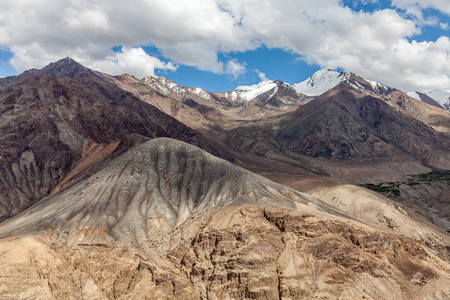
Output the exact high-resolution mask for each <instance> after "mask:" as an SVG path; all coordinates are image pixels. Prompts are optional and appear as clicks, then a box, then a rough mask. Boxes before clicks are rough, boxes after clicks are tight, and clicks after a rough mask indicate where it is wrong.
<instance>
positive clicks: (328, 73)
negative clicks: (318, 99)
mask: <svg viewBox="0 0 450 300" xmlns="http://www.w3.org/2000/svg"><path fill="white" fill-rule="evenodd" d="M350 75H351V74H350V73H342V72H337V71H332V70H327V69H323V70H319V71H317V72H316V73H314V74H313V75H312V76H311V77H309V78H308V79H306V80H305V81H303V82H300V83H297V84H294V88H295V90H296V91H297V93H302V94H305V95H307V96H319V95H322V94H323V93H325V92H326V91H328V90H330V89H332V88H334V87H335V86H337V85H338V84H340V83H341V82H346V81H348V80H349V78H350Z"/></svg>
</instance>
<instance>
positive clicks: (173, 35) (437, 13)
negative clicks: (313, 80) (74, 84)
mask: <svg viewBox="0 0 450 300" xmlns="http://www.w3.org/2000/svg"><path fill="white" fill-rule="evenodd" d="M1 1H3V2H5V3H4V5H2V6H3V8H4V11H3V12H2V19H3V20H4V22H1V21H0V76H1V77H4V76H9V75H16V74H18V73H20V72H22V71H24V70H26V69H29V68H33V67H35V68H41V67H43V66H45V65H47V64H48V63H50V62H52V61H56V60H58V59H61V58H64V57H66V56H70V57H72V58H74V59H75V60H77V61H79V62H80V63H82V64H83V65H86V66H88V67H91V68H94V69H97V70H100V71H104V72H106V73H110V74H122V73H129V74H132V75H135V76H137V77H144V76H150V75H154V76H167V77H168V78H169V79H171V80H173V81H175V82H178V83H179V84H181V85H184V86H190V87H197V86H199V87H202V88H204V89H206V90H209V91H228V90H232V89H234V88H236V87H237V86H239V85H249V84H254V83H257V82H259V81H261V79H262V78H268V79H271V80H276V79H280V80H283V81H285V82H288V83H298V82H301V81H303V80H305V79H307V77H309V76H310V75H312V74H313V73H314V72H315V71H317V70H319V69H321V68H331V69H339V70H344V71H348V72H354V73H356V74H359V75H361V76H363V77H365V78H367V79H371V80H377V81H380V82H383V83H385V84H387V85H389V86H392V87H396V88H399V89H402V90H405V91H410V90H418V91H428V90H432V89H442V90H450V55H449V51H450V40H449V36H450V30H449V26H450V5H448V4H447V3H444V2H446V1H442V0H393V1H381V0H364V1H353V0H344V1H340V0H320V1H306V0H268V1H264V2H261V1H254V0H240V1H237V0H203V1H196V0H166V1H155V0H136V1H135V3H134V5H133V6H130V5H128V6H127V5H124V4H123V3H122V1H119V0H111V1H108V2H107V3H103V4H99V3H98V1H94V0H86V1H82V2H77V3H75V2H73V1H69V0H36V1H34V2H32V3H25V2H26V1H25V2H23V1H12V0H1ZM48 7H52V10H49V9H47V8H48Z"/></svg>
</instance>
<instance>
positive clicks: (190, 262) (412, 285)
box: [0, 58, 450, 299]
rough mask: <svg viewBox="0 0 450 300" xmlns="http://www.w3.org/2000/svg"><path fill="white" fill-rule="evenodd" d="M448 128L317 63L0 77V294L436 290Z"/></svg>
mask: <svg viewBox="0 0 450 300" xmlns="http://www.w3.org/2000/svg"><path fill="white" fill-rule="evenodd" d="M330 78H331V79H330ZM449 133H450V111H448V110H445V109H444V108H442V107H438V106H437V105H431V104H429V103H426V102H423V101H419V100H417V99H414V98H412V97H410V96H408V95H407V94H405V93H403V92H401V91H399V90H396V89H394V88H390V87H387V86H385V85H383V84H382V83H377V82H372V81H367V80H365V79H363V78H361V77H359V76H357V75H355V74H352V73H340V72H335V71H330V70H322V71H319V72H318V73H316V74H314V75H313V76H311V78H310V79H309V80H307V81H306V82H304V83H300V84H297V85H290V84H287V83H284V82H282V81H263V82H262V83H261V84H259V85H258V86H255V87H251V88H250V87H249V88H248V89H241V90H235V91H230V92H226V93H211V92H208V91H205V90H203V89H201V88H187V87H182V86H180V85H178V84H177V83H175V82H172V81H170V80H169V79H167V78H165V77H159V78H154V77H147V78H142V79H138V78H135V77H133V76H130V75H126V74H125V75H120V76H111V75H108V74H105V73H100V72H97V71H93V70H90V69H88V68H85V67H83V66H82V65H80V64H78V63H76V62H75V61H73V60H72V59H70V58H66V59H63V60H61V61H58V62H56V63H52V64H50V65H49V66H47V67H45V68H43V69H41V70H30V71H27V72H25V73H23V74H21V75H19V76H13V77H7V78H2V79H0V220H1V221H2V223H0V263H1V265H2V269H1V270H0V299H449V298H450V234H449V231H450V208H449V207H450V206H449V205H450V204H449V203H450V194H449V193H450V175H449V170H450V151H449V149H450V136H449Z"/></svg>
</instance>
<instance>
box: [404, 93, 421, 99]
mask: <svg viewBox="0 0 450 300" xmlns="http://www.w3.org/2000/svg"><path fill="white" fill-rule="evenodd" d="M406 95H408V96H410V97H411V98H414V99H417V100H421V99H420V96H419V94H417V92H408V93H406Z"/></svg>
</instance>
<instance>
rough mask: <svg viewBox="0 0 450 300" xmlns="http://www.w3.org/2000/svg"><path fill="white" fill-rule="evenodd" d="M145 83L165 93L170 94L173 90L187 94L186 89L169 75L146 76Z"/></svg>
mask: <svg viewBox="0 0 450 300" xmlns="http://www.w3.org/2000/svg"><path fill="white" fill-rule="evenodd" d="M143 79H144V82H145V84H147V85H148V86H150V87H152V88H154V89H156V90H158V91H159V92H160V93H162V94H164V95H169V94H170V93H171V92H175V93H178V94H185V93H186V90H185V89H184V88H183V87H182V86H181V85H179V84H178V83H176V82H173V81H171V80H170V79H168V78H167V77H157V78H156V77H152V76H150V77H145V78H143Z"/></svg>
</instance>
